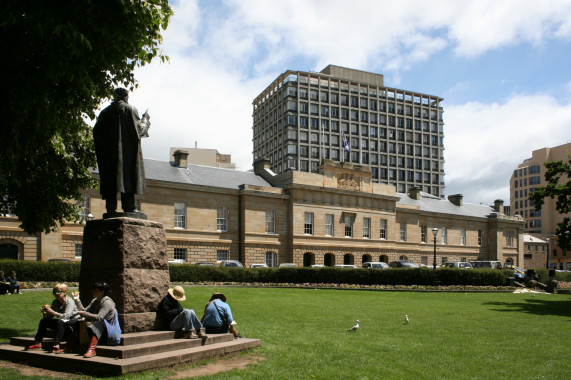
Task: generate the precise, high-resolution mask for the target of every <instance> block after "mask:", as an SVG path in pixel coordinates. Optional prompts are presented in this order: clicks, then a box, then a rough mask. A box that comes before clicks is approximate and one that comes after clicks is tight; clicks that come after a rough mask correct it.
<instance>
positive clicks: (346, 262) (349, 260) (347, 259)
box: [343, 253, 355, 265]
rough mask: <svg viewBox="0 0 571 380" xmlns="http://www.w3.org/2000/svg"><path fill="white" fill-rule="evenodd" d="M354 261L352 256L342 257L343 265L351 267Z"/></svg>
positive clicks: (347, 254)
mask: <svg viewBox="0 0 571 380" xmlns="http://www.w3.org/2000/svg"><path fill="white" fill-rule="evenodd" d="M354 262H355V261H354V260H353V255H351V254H349V253H346V254H345V255H344V256H343V265H352V264H353V263H354Z"/></svg>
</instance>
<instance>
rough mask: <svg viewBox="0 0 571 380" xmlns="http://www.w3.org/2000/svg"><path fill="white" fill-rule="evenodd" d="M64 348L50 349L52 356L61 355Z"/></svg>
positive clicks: (55, 347)
mask: <svg viewBox="0 0 571 380" xmlns="http://www.w3.org/2000/svg"><path fill="white" fill-rule="evenodd" d="M63 351H64V350H63V348H60V347H59V346H54V347H52V348H51V349H50V351H49V352H50V354H61V353H63Z"/></svg>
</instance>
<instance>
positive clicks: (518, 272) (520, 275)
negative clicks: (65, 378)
mask: <svg viewBox="0 0 571 380" xmlns="http://www.w3.org/2000/svg"><path fill="white" fill-rule="evenodd" d="M504 269H511V270H513V271H514V277H515V280H516V281H517V282H525V270H523V269H521V268H520V267H514V266H513V265H506V266H505V267H504Z"/></svg>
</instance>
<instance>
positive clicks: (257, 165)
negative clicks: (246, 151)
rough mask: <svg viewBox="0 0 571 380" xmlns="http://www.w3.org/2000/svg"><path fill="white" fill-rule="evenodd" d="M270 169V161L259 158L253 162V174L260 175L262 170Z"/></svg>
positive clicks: (265, 158)
mask: <svg viewBox="0 0 571 380" xmlns="http://www.w3.org/2000/svg"><path fill="white" fill-rule="evenodd" d="M269 168H270V159H269V158H267V157H261V158H258V159H257V160H255V161H254V173H256V174H260V173H261V172H262V171H264V169H269Z"/></svg>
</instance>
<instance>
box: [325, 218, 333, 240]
mask: <svg viewBox="0 0 571 380" xmlns="http://www.w3.org/2000/svg"><path fill="white" fill-rule="evenodd" d="M333 218H334V216H333V214H325V236H334V232H335V228H334V223H335V222H334V219H333Z"/></svg>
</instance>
